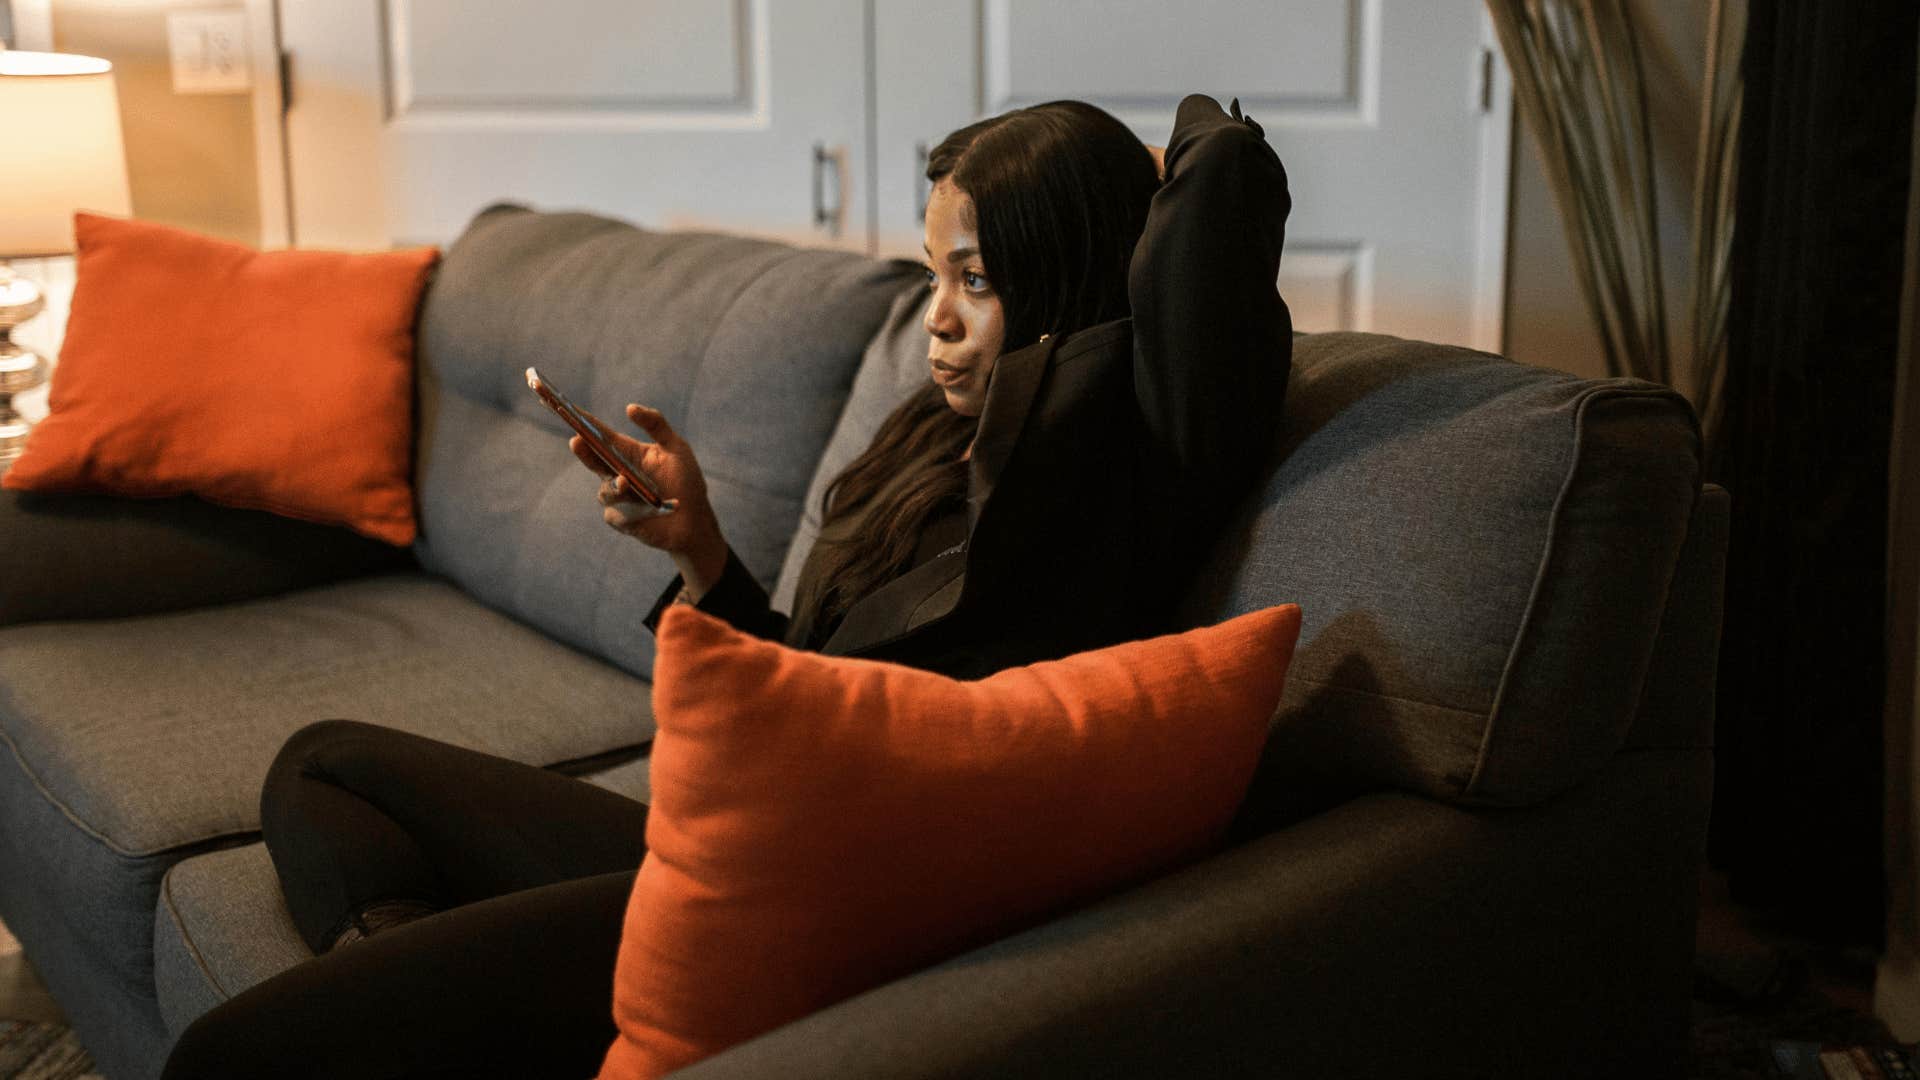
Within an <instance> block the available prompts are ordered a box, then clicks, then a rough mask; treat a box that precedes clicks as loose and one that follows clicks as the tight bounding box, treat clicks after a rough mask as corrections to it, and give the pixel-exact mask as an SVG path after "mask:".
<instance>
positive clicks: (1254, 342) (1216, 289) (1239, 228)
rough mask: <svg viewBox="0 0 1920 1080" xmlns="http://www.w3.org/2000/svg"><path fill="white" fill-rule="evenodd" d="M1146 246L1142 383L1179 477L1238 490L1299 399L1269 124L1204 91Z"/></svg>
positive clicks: (1168, 155)
mask: <svg viewBox="0 0 1920 1080" xmlns="http://www.w3.org/2000/svg"><path fill="white" fill-rule="evenodd" d="M1164 171H1165V176H1166V179H1165V182H1164V183H1163V184H1162V185H1161V187H1160V190H1159V192H1158V193H1156V194H1155V195H1154V198H1153V207H1152V210H1151V211H1150V212H1149V214H1148V217H1147V226H1146V230H1145V232H1143V233H1142V234H1141V237H1140V242H1139V245H1138V246H1137V247H1135V249H1134V254H1133V263H1132V267H1131V269H1130V271H1129V278H1128V296H1129V300H1130V302H1131V304H1132V307H1133V327H1134V358H1133V365H1134V387H1135V393H1136V395H1137V396H1138V398H1139V402H1140V408H1141V412H1142V419H1143V421H1144V423H1145V426H1146V431H1147V436H1148V438H1149V440H1150V442H1151V444H1152V445H1151V446H1150V447H1149V448H1148V449H1149V452H1150V453H1151V454H1152V455H1153V456H1154V458H1155V460H1156V461H1157V462H1158V463H1159V465H1160V468H1159V469H1156V470H1155V471H1156V472H1161V473H1162V475H1163V477H1164V479H1165V480H1166V482H1168V483H1170V484H1174V485H1177V486H1178V487H1179V488H1180V489H1181V490H1182V491H1183V492H1185V493H1187V494H1189V495H1201V496H1204V495H1209V494H1213V493H1215V492H1219V493H1223V494H1237V493H1238V492H1237V491H1229V490H1228V489H1229V488H1233V487H1237V486H1238V485H1239V484H1240V482H1241V481H1242V480H1243V479H1244V478H1245V477H1246V476H1247V475H1248V474H1249V471H1250V470H1252V469H1256V468H1258V467H1259V466H1260V465H1261V464H1264V461H1265V456H1266V453H1267V451H1268V448H1269V447H1270V446H1271V444H1272V437H1273V431H1274V428H1275V425H1277V423H1278V422H1279V418H1280V409H1281V406H1282V404H1283V403H1284V401H1285V399H1286V391H1287V374H1288V371H1289V370H1290V368H1291V366H1292V358H1293V319H1292V316H1291V315H1290V314H1289V313H1288V311H1287V305H1286V302H1285V301H1283V300H1282V299H1281V297H1280V292H1279V289H1278V283H1277V279H1278V277H1279V272H1280V251H1281V248H1282V247H1283V246H1284V244H1285V240H1286V223H1287V212H1288V210H1289V209H1291V207H1292V200H1291V198H1290V197H1289V196H1288V194H1287V173H1286V170H1285V169H1284V168H1283V167H1282V166H1281V164H1280V158H1279V155H1277V154H1275V153H1274V150H1273V147H1271V146H1269V145H1268V144H1267V141H1266V138H1265V133H1264V132H1263V131H1261V129H1260V126H1259V125H1258V124H1255V123H1254V122H1253V121H1252V120H1251V119H1247V118H1242V117H1241V116H1240V109H1239V102H1238V101H1236V102H1234V105H1233V112H1232V114H1231V115H1230V114H1229V113H1228V112H1226V111H1225V110H1223V109H1221V108H1220V105H1219V103H1218V102H1216V101H1214V100H1213V99H1212V98H1210V97H1207V96H1205V95H1203V94H1194V95H1191V96H1189V97H1188V98H1187V99H1186V100H1185V101H1182V102H1181V103H1180V108H1179V111H1178V113H1177V114H1176V116H1175V119H1174V125H1173V135H1172V137H1171V138H1170V139H1168V141H1167V147H1166V151H1165V157H1164Z"/></svg>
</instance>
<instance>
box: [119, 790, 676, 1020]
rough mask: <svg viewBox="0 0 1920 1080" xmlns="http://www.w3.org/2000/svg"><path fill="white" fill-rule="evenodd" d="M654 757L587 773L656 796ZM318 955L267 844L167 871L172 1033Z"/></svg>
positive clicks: (167, 1012)
mask: <svg viewBox="0 0 1920 1080" xmlns="http://www.w3.org/2000/svg"><path fill="white" fill-rule="evenodd" d="M651 764H652V759H651V758H646V757H641V758H635V759H634V760H632V761H628V762H623V763H621V764H619V765H615V766H613V767H611V768H608V769H605V770H602V771H599V772H595V773H590V774H587V775H584V776H583V777H582V779H584V780H587V781H589V782H591V783H594V784H598V785H599V786H601V787H604V788H606V789H608V790H609V791H616V792H619V793H620V794H622V795H625V796H627V797H628V798H631V799H639V800H640V801H641V802H651V801H652V798H651V795H650V791H649V786H648V775H649V771H650V766H651ZM312 957H313V950H311V949H309V948H307V943H306V942H305V941H304V940H302V939H301V937H300V931H299V930H298V929H297V928H296V927H295V926H294V925H293V916H292V915H290V914H288V912H287V904H286V901H285V900H284V899H283V898H282V896H281V892H280V879H279V877H278V876H277V875H275V873H274V870H273V857H272V856H271V855H269V854H268V853H267V847H266V845H265V844H262V843H258V842H255V843H251V844H244V845H242V846H240V847H234V848H224V849H221V850H218V851H210V852H207V853H205V854H201V855H194V856H192V857H190V858H187V859H184V860H182V861H180V862H178V863H175V864H174V866H173V868H172V869H171V870H168V871H167V874H166V877H165V878H164V879H162V881H161V884H160V899H159V903H157V904H156V905H155V906H154V916H153V982H154V990H155V991H156V992H157V993H158V994H159V997H160V1015H161V1016H162V1017H164V1018H165V1019H166V1024H167V1030H168V1031H169V1032H171V1033H172V1034H173V1035H175V1036H178V1035H179V1034H180V1033H181V1032H182V1031H185V1030H186V1028H187V1025H188V1024H191V1023H193V1021H194V1020H195V1019H197V1018H198V1017H199V1016H200V1014H202V1013H204V1012H206V1011H207V1010H208V1009H211V1008H213V1007H214V1006H216V1005H218V1004H220V1003H221V1002H223V1001H226V1000H227V999H228V998H230V997H232V996H234V995H235V994H238V993H240V992H242V991H244V990H246V989H248V988H249V987H251V986H253V985H254V984H256V983H259V982H263V981H265V980H267V979H269V978H272V977H273V976H275V975H278V974H279V973H280V972H282V971H285V970H286V969H287V968H290V967H292V966H294V965H295V964H298V963H300V962H301V961H303V960H308V959H311V958H312Z"/></svg>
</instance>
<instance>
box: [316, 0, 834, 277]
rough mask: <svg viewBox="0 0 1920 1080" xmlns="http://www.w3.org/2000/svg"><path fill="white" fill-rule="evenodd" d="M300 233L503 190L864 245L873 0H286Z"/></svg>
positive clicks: (406, 231)
mask: <svg viewBox="0 0 1920 1080" xmlns="http://www.w3.org/2000/svg"><path fill="white" fill-rule="evenodd" d="M280 3H281V21H282V43H283V47H284V48H285V49H286V50H287V52H288V54H289V70H290V82H291V88H292V104H291V106H290V108H289V110H288V113H287V132H288V146H289V165H290V171H291V187H292V189H293V216H294V228H295V238H296V240H297V242H298V243H299V244H301V245H302V246H355V247H367V246H375V245H384V244H387V243H405V242H416V241H424V242H436V243H445V242H446V241H449V240H451V239H452V238H453V237H455V236H456V235H458V234H459V232H460V229H461V228H462V227H463V226H464V225H465V224H466V222H467V220H468V219H469V218H471V217H472V216H473V214H474V212H475V211H477V210H479V209H480V208H482V207H484V206H486V205H488V204H489V203H492V202H495V201H498V200H501V199H513V200H518V201H522V202H527V203H530V204H533V205H535V206H538V207H540V208H543V209H560V208H580V209H591V210H596V211H599V212H603V213H608V214H613V215H616V216H620V217H625V218H629V219H631V220H633V221H636V222H639V223H642V224H647V225H650V226H653V227H657V228H676V227H713V228H725V229H731V230H734V231H740V232H750V233H756V234H759V235H765V236H774V237H779V238H781V239H786V240H790V241H795V242H799V243H805V244H813V245H821V246H839V247H852V248H855V249H857V250H866V249H867V248H868V247H869V237H868V235H867V231H866V226H865V222H866V219H867V216H868V214H867V211H866V207H865V206H864V204H863V203H861V202H860V199H861V198H863V195H862V194H861V188H860V186H859V185H855V184H853V183H852V182H851V176H852V173H853V171H854V170H856V169H858V168H860V167H861V165H862V161H863V158H862V156H861V155H862V154H863V152H864V145H863V144H864V141H865V139H866V136H867V101H868V99H867V93H866V71H865V66H866V55H867V43H866V37H865V27H866V25H867V22H866V18H865V5H864V2H863V0H539V2H537V3H536V2H530V0H518V2H505V0H501V2H488V3H484V4H479V3H472V2H471V0H280Z"/></svg>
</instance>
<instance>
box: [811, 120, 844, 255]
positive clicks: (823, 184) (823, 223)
mask: <svg viewBox="0 0 1920 1080" xmlns="http://www.w3.org/2000/svg"><path fill="white" fill-rule="evenodd" d="M842 158H843V151H840V150H829V149H828V148H827V145H826V144H825V143H814V144H813V224H814V225H815V226H816V227H818V228H823V229H825V230H827V235H828V236H831V237H835V238H838V237H839V235H840V226H841V222H842V221H843V220H844V219H845V217H846V209H847V200H846V169H845V168H844V167H843V166H844V162H843V160H842ZM829 187H831V188H832V189H833V205H832V206H828V205H827V189H828V188H829Z"/></svg>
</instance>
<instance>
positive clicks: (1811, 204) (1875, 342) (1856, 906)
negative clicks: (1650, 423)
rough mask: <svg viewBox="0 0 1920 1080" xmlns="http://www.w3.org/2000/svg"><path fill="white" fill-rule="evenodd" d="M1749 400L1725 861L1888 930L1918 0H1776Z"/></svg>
mask: <svg viewBox="0 0 1920 1080" xmlns="http://www.w3.org/2000/svg"><path fill="white" fill-rule="evenodd" d="M1749 10H1750V15H1749V22H1748V32H1747V41H1746V50H1745V54H1744V59H1743V61H1742V69H1741V70H1742V74H1743V75H1744V77H1745V81H1746V102H1745V114H1744V117H1743V120H1742V124H1741V128H1740V149H1739V155H1740V160H1739V166H1740V186H1739V191H1738V193H1737V196H1736V203H1735V207H1736V209H1735V214H1736V221H1737V225H1736V232H1735V236H1734V241H1733V253H1732V259H1733V268H1732V273H1733V296H1732V310H1731V326H1730V331H1729V341H1728V356H1727V368H1726V388H1725V392H1726V397H1725V400H1724V407H1725V411H1724V413H1723V414H1722V416H1721V422H1720V423H1717V424H1716V425H1714V427H1713V437H1712V439H1711V440H1710V446H1709V464H1708V475H1709V478H1710V479H1713V480H1715V481H1717V482H1718V483H1721V484H1723V485H1725V486H1726V487H1727V489H1728V490H1729V491H1731V492H1732V494H1733V523H1732V535H1731V538H1730V540H1729V543H1728V551H1727V558H1728V563H1727V596H1726V622H1725V629H1724V633H1723V639H1722V645H1721V661H1720V685H1719V696H1720V706H1719V722H1718V730H1717V744H1718V754H1717V764H1718V772H1717V777H1716V790H1715V796H1714V808H1713V825H1712V831H1711V833H1710V837H1711V840H1710V858H1711V861H1712V862H1713V864H1714V865H1716V866H1718V867H1720V868H1721V869H1723V870H1725V871H1726V873H1727V876H1728V884H1729V887H1730V889H1731V892H1732V895H1733V898H1734V900H1735V901H1736V902H1738V903H1741V904H1743V905H1746V906H1749V907H1755V908H1760V909H1763V910H1768V911H1771V912H1772V913H1774V914H1775V916H1776V917H1777V918H1778V920H1779V921H1780V923H1781V924H1782V925H1783V926H1784V927H1785V928H1788V929H1792V930H1795V931H1798V932H1800V933H1803V934H1805V935H1808V936H1810V937H1813V938H1815V939H1818V940H1824V941H1829V942H1833V943H1837V944H1856V945H1878V944H1879V942H1880V941H1881V937H1882V934H1883V913H1884V908H1885V887H1884V886H1885V875H1884V872H1883V869H1882V857H1881V850H1882V848H1881V837H1882V819H1881V807H1882V801H1883V796H1882V715H1883V703H1884V692H1885V672H1886V662H1887V657H1886V644H1885V613H1886V568H1887V547H1886V543H1887V542H1886V535H1887V532H1886V530H1887V496H1888V489H1887V484H1888V476H1887V473H1888V452H1889V447H1890V441H1891V432H1892V415H1893V386H1894V376H1895V371H1896V349H1897V343H1898V336H1899V312H1900V289H1901V272H1902V267H1903V251H1902V248H1903V244H1904V241H1905V233H1906V229H1905V221H1906V211H1907V182H1908V172H1909V168H1910V155H1911V153H1912V142H1911V133H1912V124H1913V114H1914V85H1915V69H1914V63H1915V44H1916V30H1917V29H1920V26H1917V20H1920V5H1917V4H1915V3H1914V0H1847V2H1845V3H1832V2H1820V0H1802V2H1778V3H1765V2H1754V3H1753V4H1751V6H1750V9H1749Z"/></svg>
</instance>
